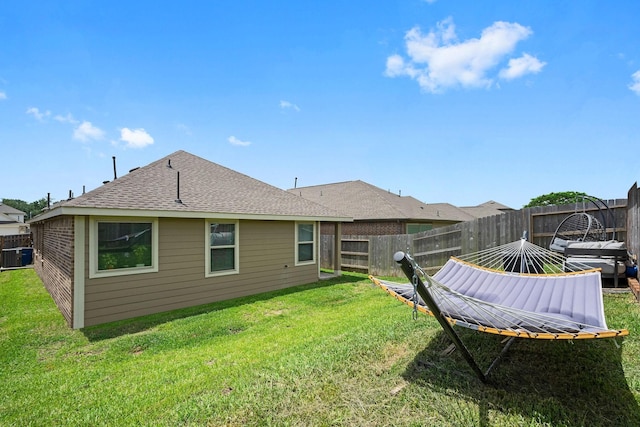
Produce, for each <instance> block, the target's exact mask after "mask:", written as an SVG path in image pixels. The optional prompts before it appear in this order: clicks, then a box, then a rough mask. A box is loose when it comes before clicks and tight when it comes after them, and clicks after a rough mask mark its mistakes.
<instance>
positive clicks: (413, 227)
mask: <svg viewBox="0 0 640 427" xmlns="http://www.w3.org/2000/svg"><path fill="white" fill-rule="evenodd" d="M432 229H433V225H432V224H407V234H415V233H422V232H423V231H429V230H432Z"/></svg>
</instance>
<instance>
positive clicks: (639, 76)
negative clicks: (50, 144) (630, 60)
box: [629, 70, 640, 95]
mask: <svg viewBox="0 0 640 427" xmlns="http://www.w3.org/2000/svg"><path fill="white" fill-rule="evenodd" d="M631 79H632V80H633V82H632V83H631V84H630V85H629V89H631V90H632V91H633V92H635V94H636V95H640V70H638V71H636V72H635V73H633V74H632V75H631Z"/></svg>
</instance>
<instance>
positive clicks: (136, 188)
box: [30, 151, 351, 328]
mask: <svg viewBox="0 0 640 427" xmlns="http://www.w3.org/2000/svg"><path fill="white" fill-rule="evenodd" d="M350 220H351V218H349V217H347V216H344V215H341V214H338V213H337V212H335V211H334V210H332V209H329V208H327V207H325V206H322V205H319V204H316V203H313V202H310V201H308V200H306V199H303V198H300V197H296V196H294V195H293V194H291V193H288V192H286V191H284V190H281V189H278V188H275V187H273V186H270V185H268V184H266V183H263V182H261V181H258V180H255V179H253V178H251V177H248V176H246V175H244V174H241V173H238V172H236V171H233V170H230V169H228V168H225V167H223V166H220V165H218V164H215V163H212V162H210V161H207V160H205V159H202V158H200V157H197V156H195V155H192V154H190V153H187V152H185V151H177V152H175V153H173V154H171V155H169V156H167V157H165V158H162V159H160V160H158V161H156V162H153V163H151V164H149V165H147V166H144V167H141V168H137V169H134V170H132V171H130V172H129V173H128V174H126V175H124V176H122V177H119V178H117V179H114V180H113V181H111V182H108V183H106V184H104V185H102V186H100V187H98V188H96V189H95V190H92V191H90V192H87V193H85V194H83V195H81V196H79V197H77V198H72V199H69V200H66V201H63V202H60V203H57V204H55V205H52V206H51V207H50V209H48V210H46V211H44V212H43V213H42V214H40V215H38V216H37V217H35V218H33V219H32V220H31V221H30V223H31V229H32V232H33V239H34V268H35V270H36V272H37V273H38V275H39V276H40V278H41V279H42V281H43V283H44V285H45V287H46V288H47V290H48V291H49V293H50V294H51V296H52V298H53V299H54V301H55V302H56V304H57V306H58V308H59V309H60V311H61V313H62V314H63V316H64V317H65V319H66V320H67V322H68V324H69V325H70V326H72V327H73V328H83V327H85V326H91V325H96V324H101V323H106V322H111V321H115V320H121V319H127V318H132V317H136V316H141V315H147V314H151V313H158V312H164V311H169V310H173V309H177V308H183V307H189V306H195V305H200V304H205V303H209V302H213V301H219V300H225V299H231V298H235V297H240V296H245V295H250V294H257V293H262V292H265V291H270V290H275V289H281V288H286V287H291V286H295V285H301V284H305V283H311V282H315V281H317V280H319V277H320V267H319V265H320V263H319V229H320V223H321V222H329V223H331V222H334V223H337V224H341V223H346V222H349V221H350ZM336 228H337V229H338V228H339V227H336ZM337 240H339V239H337ZM338 252H339V251H338ZM336 256H339V254H337V255H336ZM337 273H339V272H337Z"/></svg>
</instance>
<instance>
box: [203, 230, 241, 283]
mask: <svg viewBox="0 0 640 427" xmlns="http://www.w3.org/2000/svg"><path fill="white" fill-rule="evenodd" d="M209 244H210V265H209V271H210V272H211V273H215V272H221V271H234V270H235V269H236V225H235V224H233V223H232V224H221V223H213V224H211V225H210V230H209Z"/></svg>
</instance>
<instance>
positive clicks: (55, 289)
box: [31, 216, 74, 326]
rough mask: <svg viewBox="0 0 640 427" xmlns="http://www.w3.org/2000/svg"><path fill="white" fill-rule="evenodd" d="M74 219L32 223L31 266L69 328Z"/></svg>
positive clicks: (71, 297)
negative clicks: (32, 258)
mask: <svg viewBox="0 0 640 427" xmlns="http://www.w3.org/2000/svg"><path fill="white" fill-rule="evenodd" d="M73 227H74V224H73V217H70V216H63V217H56V218H54V219H50V220H46V221H44V222H39V223H34V224H31V231H32V232H33V240H34V245H33V246H34V248H33V249H34V250H33V256H34V260H33V265H34V269H35V271H36V273H38V276H40V279H41V280H42V283H43V284H44V286H45V288H46V289H47V291H49V294H50V295H51V298H53V300H54V301H55V303H56V305H57V306H58V309H59V310H60V312H61V313H62V315H63V316H64V318H65V320H66V321H67V323H68V324H69V326H71V325H72V323H73V320H72V319H73V273H74V272H73V238H74V236H73Z"/></svg>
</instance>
